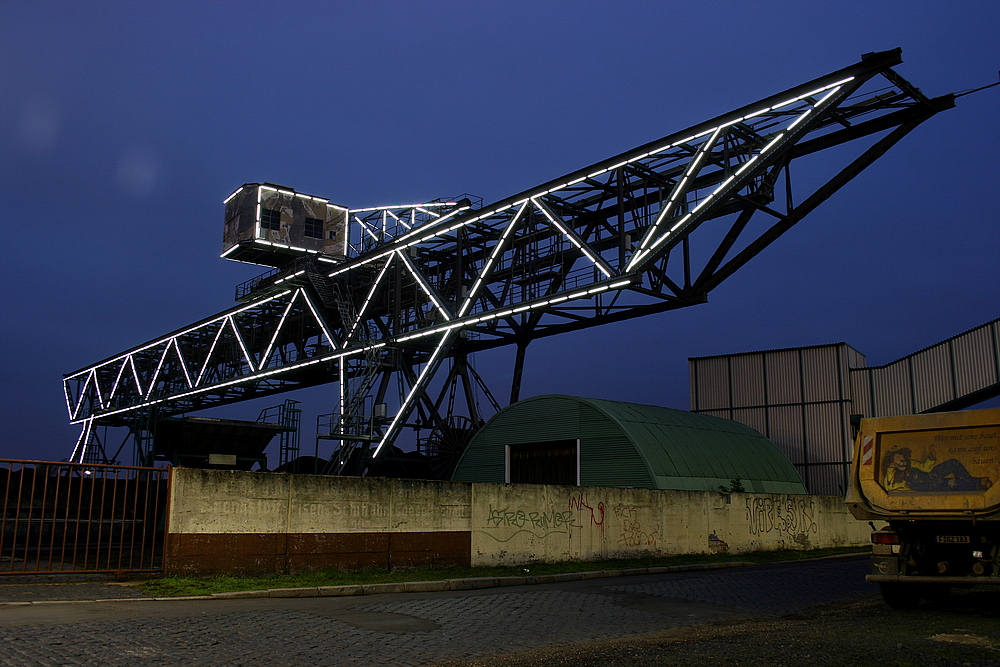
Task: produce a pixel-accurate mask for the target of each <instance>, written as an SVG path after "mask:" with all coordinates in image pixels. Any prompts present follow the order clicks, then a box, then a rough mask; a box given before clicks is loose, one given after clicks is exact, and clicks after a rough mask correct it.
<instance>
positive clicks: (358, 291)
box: [64, 50, 954, 469]
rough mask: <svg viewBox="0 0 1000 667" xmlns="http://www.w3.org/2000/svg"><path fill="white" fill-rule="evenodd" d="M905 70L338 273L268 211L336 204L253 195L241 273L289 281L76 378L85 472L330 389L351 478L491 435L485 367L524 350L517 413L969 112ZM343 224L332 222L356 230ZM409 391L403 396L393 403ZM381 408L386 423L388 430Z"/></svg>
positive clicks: (620, 166)
mask: <svg viewBox="0 0 1000 667" xmlns="http://www.w3.org/2000/svg"><path fill="white" fill-rule="evenodd" d="M900 62H901V59H900V52H899V50H895V51H888V52H882V53H875V54H869V55H867V56H865V57H863V58H862V60H861V61H860V62H859V63H857V64H854V65H852V66H850V67H847V68H844V69H841V70H839V71H836V72H833V73H831V74H828V75H826V76H823V77H820V78H818V79H815V80H813V81H810V82H808V83H805V84H802V85H800V86H797V87H795V88H792V89H790V90H787V91H785V92H783V93H780V94H777V95H773V96H771V97H768V98H766V99H763V100H761V101H759V102H756V103H754V104H750V105H747V106H744V107H742V108H739V109H736V110H735V111H731V112H729V113H726V114H723V115H721V116H718V117H716V118H713V119H711V120H708V121H705V122H703V123H701V124H699V125H696V126H694V127H691V128H688V129H686V130H683V131H681V132H677V133H675V134H672V135H669V136H667V137H665V138H663V139H660V140H657V141H654V142H650V143H648V144H646V145H644V146H640V147H638V148H635V149H633V150H631V151H628V152H626V153H622V154H620V155H618V156H615V157H613V158H609V159H607V160H605V161H603V162H600V163H598V164H596V165H592V166H590V167H587V168H585V169H581V170H579V171H576V172H573V173H572V174H568V175H567V176H564V177H561V178H558V179H555V180H552V181H550V182H548V183H545V184H543V185H539V186H538V187H535V188H532V189H530V190H527V191H525V192H521V193H519V194H516V195H514V196H512V197H508V198H507V199H503V200H501V201H499V202H496V203H494V204H490V205H488V206H480V207H478V208H477V207H476V206H474V205H473V202H472V201H471V200H469V199H467V198H466V199H460V200H458V201H444V200H442V201H437V202H431V203H428V204H422V205H416V206H390V207H379V208H374V209H363V210H362V209H358V210H346V212H345V213H343V215H344V216H345V217H346V220H347V222H346V226H347V229H348V230H349V231H348V235H347V236H348V238H346V239H344V242H343V243H342V244H341V245H340V246H339V250H338V253H339V254H338V255H336V256H329V255H327V254H324V253H323V252H320V251H317V250H314V249H310V250H305V249H296V248H293V247H287V246H281V244H275V243H272V242H268V241H266V238H265V237H266V235H265V234H264V233H263V232H262V228H263V227H267V225H268V224H269V223H267V221H266V215H267V212H266V210H265V214H264V216H265V219H262V217H261V215H262V214H261V205H260V201H261V199H260V197H261V194H260V193H261V192H267V193H271V195H273V196H279V195H281V196H287V197H292V196H297V197H300V198H304V199H312V200H315V201H316V202H319V203H322V202H325V200H320V199H319V198H315V197H312V198H310V197H307V196H305V195H299V194H298V193H294V191H291V190H287V189H283V188H279V187H278V186H274V187H271V186H269V185H263V186H257V185H256V184H254V186H253V187H255V188H257V189H256V190H255V192H257V193H258V194H257V202H258V203H257V206H256V217H255V218H254V220H253V221H254V223H255V227H254V229H255V233H254V234H253V237H252V238H250V239H248V240H242V241H240V242H239V243H236V244H235V245H233V246H232V247H230V248H229V249H228V250H227V251H226V253H225V254H224V256H229V257H234V258H242V259H245V260H246V261H253V262H257V263H263V264H270V265H272V266H275V267H276V268H275V270H274V271H272V272H271V273H270V274H265V275H264V276H261V277H260V278H258V279H255V280H254V281H251V283H249V284H247V285H245V286H241V290H240V291H239V293H238V298H239V299H240V300H241V301H242V302H243V303H241V304H240V305H238V306H236V307H234V308H232V309H230V310H227V311H225V312H223V313H220V314H218V315H215V316H213V317H211V318H209V319H206V320H203V321H201V322H198V323H196V324H193V325H191V326H188V327H185V328H183V329H180V330H178V331H175V332H173V333H171V334H168V335H167V336H164V337H162V338H159V339H157V340H154V341H151V342H149V343H146V344H144V345H142V346H139V347H136V348H134V349H131V350H128V351H126V352H123V353H122V354H119V355H116V356H114V357H112V358H110V359H106V360H104V361H102V362H100V363H98V364H95V365H93V366H89V367H87V368H84V369H82V370H79V371H77V372H75V373H71V374H69V375H67V376H66V377H65V379H64V385H65V393H66V401H67V406H68V409H69V414H70V419H71V421H72V422H73V423H81V424H83V425H84V434H83V435H82V436H81V439H80V441H79V443H78V447H77V451H76V452H75V453H74V460H79V459H80V458H81V457H82V456H83V450H84V449H85V446H86V444H87V442H88V437H89V436H88V434H89V432H90V431H91V430H92V428H93V426H94V425H95V424H101V423H103V424H112V425H126V424H129V423H131V422H132V421H134V420H135V419H136V417H137V416H140V415H145V416H148V415H149V414H151V413H152V412H153V411H155V412H156V413H157V414H158V415H161V416H162V415H170V414H179V413H185V412H190V411H195V410H200V409H204V408H208V407H213V406H217V405H221V404H226V403H233V402H236V401H242V400H247V399H251V398H257V397H260V396H266V395H271V394H276V393H279V392H284V391H289V390H292V389H297V388H300V387H306V386H312V385H317V384H322V383H327V382H338V383H339V384H340V387H341V392H340V394H341V399H340V405H339V408H338V410H337V415H336V419H334V420H333V421H332V422H331V427H330V432H329V433H328V434H327V435H328V436H329V437H331V438H332V439H335V440H340V441H341V442H343V443H344V444H343V445H342V447H341V450H340V451H341V460H342V462H343V463H344V465H345V466H346V465H347V464H346V458H345V457H346V454H348V453H350V451H351V450H352V449H355V448H356V447H358V446H362V445H356V444H349V443H363V447H365V448H367V446H368V444H369V443H370V444H371V445H372V446H373V450H372V451H371V452H370V454H371V455H375V454H378V452H379V451H380V450H381V448H382V447H383V446H385V445H387V444H389V443H392V442H393V441H394V440H395V439H396V437H397V435H398V434H399V432H400V430H401V429H402V428H404V427H405V426H410V427H414V426H415V427H416V428H420V427H421V426H422V427H423V428H425V429H430V430H431V432H434V433H437V434H438V436H442V435H443V434H448V433H449V431H448V429H449V428H451V429H452V431H455V430H461V428H460V427H459V426H457V425H456V423H455V417H456V415H458V414H459V412H461V413H462V415H463V417H464V418H465V419H466V421H467V423H468V425H469V428H474V427H475V426H476V425H478V424H481V423H482V416H481V415H480V414H479V410H478V408H477V406H476V401H475V400H474V396H473V394H475V392H476V391H479V390H480V389H483V388H484V387H483V386H482V382H481V380H480V379H479V378H478V376H477V375H476V374H475V371H474V369H472V367H471V365H469V364H468V363H466V360H467V357H468V355H469V354H471V353H474V352H476V351H480V350H485V349H489V348H494V347H498V346H503V345H516V346H517V350H518V354H517V357H516V363H515V368H514V373H513V382H512V385H511V400H512V401H513V400H516V399H517V397H518V394H519V384H520V380H519V378H520V374H521V367H522V364H523V359H524V351H525V348H526V347H527V346H528V344H529V343H530V341H532V340H534V339H537V338H541V337H544V336H551V335H555V334H559V333H563V332H568V331H573V330H578V329H582V328H585V327H592V326H596V325H599V324H604V323H608V322H615V321H621V320H626V319H629V318H634V317H639V316H643V315H649V314H653V313H659V312H663V311H667V310H672V309H676V308H683V307H685V306H690V305H693V304H697V303H703V302H704V301H705V300H706V298H707V294H708V293H709V292H710V291H711V290H712V289H713V288H715V287H716V286H717V285H718V284H720V283H721V282H722V281H723V280H725V279H726V278H728V277H729V276H730V275H732V274H733V273H734V272H735V271H736V270H738V269H739V268H740V267H741V266H743V265H744V264H746V263H747V262H748V261H749V260H750V259H751V258H752V257H754V256H756V255H757V254H758V253H759V252H761V251H762V250H763V249H764V248H765V247H767V246H768V245H769V244H770V243H771V242H773V241H774V240H775V239H777V238H778V237H779V236H780V235H782V234H783V233H784V232H785V231H787V230H788V229H790V228H791V227H792V226H793V225H795V223H797V222H798V221H799V220H801V219H802V218H803V217H804V216H806V215H807V214H808V213H810V212H811V211H812V210H813V209H815V208H816V207H817V206H818V205H819V204H821V203H822V202H823V201H825V200H826V199H827V198H829V197H830V196H831V195H832V194H833V193H834V192H836V191H837V190H839V189H840V188H841V187H843V186H844V185H845V184H846V183H847V182H848V181H849V180H851V179H852V178H853V177H854V176H856V175H857V174H858V173H860V172H861V171H862V170H863V169H865V168H866V167H867V166H868V165H870V164H871V163H872V162H874V161H875V160H876V159H877V158H878V157H880V156H881V155H882V154H883V153H885V151H887V150H888V149H889V148H890V147H891V146H893V145H894V144H895V143H896V142H898V141H899V140H900V139H901V138H902V137H903V136H905V135H906V134H907V133H909V132H910V131H911V130H912V129H913V128H915V127H916V126H917V125H919V124H920V123H921V122H923V121H924V120H926V119H928V118H930V117H931V116H933V115H934V114H936V113H937V112H939V111H941V110H943V109H946V108H950V107H951V106H953V105H954V96H952V95H945V96H942V97H938V98H934V99H928V98H927V97H925V96H924V95H923V94H922V93H920V91H919V90H917V89H916V88H915V87H914V86H912V85H911V84H909V83H908V82H907V81H905V80H904V79H902V78H901V77H900V76H899V75H898V74H896V72H895V71H893V70H892V69H891V68H892V67H893V66H895V65H897V64H899V63H900ZM865 139H867V141H864V140H865ZM844 145H850V146H857V149H856V151H855V154H854V157H853V159H849V161H847V162H846V163H845V164H841V165H839V166H835V167H834V169H833V173H832V175H831V176H829V177H828V178H825V179H823V180H822V181H821V182H819V183H812V182H810V183H806V184H802V183H799V182H796V184H795V185H796V188H795V193H796V195H797V196H798V197H801V198H799V199H793V197H792V177H791V173H792V169H791V165H792V163H793V162H797V161H799V160H801V159H805V158H808V157H810V156H813V155H816V154H818V153H821V152H823V151H825V150H826V149H829V148H832V147H838V146H844ZM830 153H832V151H830ZM842 154H843V151H837V155H838V156H841V155H842ZM831 159H832V158H831ZM838 159H841V158H839V157H838ZM796 173H798V172H796ZM250 187H251V186H245V188H250ZM272 191H273V192H272ZM238 192H239V191H238ZM275 193H277V194H275ZM234 195H235V193H234ZM271 195H269V196H271ZM288 201H291V200H288ZM251 203H252V202H251ZM251 208H252V207H251ZM327 209H328V210H329V211H333V213H330V214H329V215H328V216H327V221H329V220H331V219H333V217H335V215H341V214H340V213H338V212H337V211H339V210H340V209H337V211H334V208H333V207H332V205H329V206H328V207H327ZM248 210H249V209H248ZM317 215H319V214H317ZM331 216H333V217H331ZM315 221H316V222H317V223H318V222H320V220H319V219H318V218H317V219H315ZM271 229H273V227H271ZM445 362H447V365H448V367H449V371H448V372H447V373H446V374H444V375H441V374H439V373H438V371H439V368H440V367H441V366H442V364H444V363H445ZM436 375H441V377H438V378H437V380H436V381H435V377H436ZM392 377H395V378H397V380H398V382H397V383H395V384H397V385H398V387H399V391H398V396H393V397H391V398H390V397H389V394H390V393H391V392H390V388H392V385H393V384H394V383H393V382H392V381H391V378H392ZM435 382H436V385H435ZM459 384H461V385H462V386H463V391H462V392H458V391H457V387H458V385H459ZM432 385H434V386H437V385H439V386H440V389H435V388H432ZM456 395H458V397H459V398H462V399H464V403H465V407H464V409H460V408H456V407H455V400H456ZM487 396H489V397H490V399H491V403H492V404H493V407H494V408H496V401H494V400H493V399H492V396H490V395H489V394H488V391H487ZM372 404H388V406H389V408H388V410H387V412H386V414H385V416H384V417H383V416H381V415H376V414H375V413H374V412H373V411H372V409H371V406H372ZM437 444H439V445H440V444H441V439H440V437H439V439H438V441H437ZM366 452H367V449H366ZM366 456H367V454H366ZM363 458H364V457H363ZM366 460H370V458H369V459H366ZM345 469H346V468H345ZM358 469H360V468H358Z"/></svg>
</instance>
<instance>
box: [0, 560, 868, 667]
mask: <svg viewBox="0 0 1000 667" xmlns="http://www.w3.org/2000/svg"><path fill="white" fill-rule="evenodd" d="M868 567H869V565H868V562H867V559H866V558H843V559H832V560H825V561H807V562H799V563H794V564H784V565H763V566H759V567H739V568H731V569H713V570H702V571H687V572H674V573H669V574H646V575H637V576H632V577H608V578H600V579H578V580H575V581H562V582H556V583H548V584H541V585H534V586H530V585H520V586H507V587H499V588H489V589H478V590H446V591H439V592H414V593H408V594H405V595H400V594H384V593H383V594H379V593H372V594H369V595H360V596H339V597H302V598H272V597H260V598H254V599H209V600H190V599H189V600H171V601H169V602H165V601H156V600H144V601H140V600H131V601H130V600H119V601H117V602H101V603H94V602H85V601H80V602H75V603H64V604H53V603H51V602H48V603H47V602H45V601H42V600H35V601H32V602H31V603H27V604H25V603H24V601H22V602H21V603H20V604H18V603H13V604H11V603H8V604H3V605H0V664H7V665H37V664H57V665H64V664H101V665H122V666H125V667H135V664H136V663H137V662H141V664H143V665H178V664H184V665H187V664H199V665H223V664H234V665H302V664H309V665H428V664H434V663H436V662H440V661H442V660H470V659H478V658H484V657H489V656H500V655H506V654H509V653H511V652H513V651H522V650H526V649H533V648H541V647H546V646H564V645H568V644H574V643H577V642H584V641H594V640H603V639H612V638H621V637H635V636H639V635H643V634H648V633H652V632H660V631H662V630H665V629H668V628H680V627H690V626H694V625H703V624H706V623H715V622H720V621H732V620H738V619H747V618H764V617H773V616H780V615H787V614H795V613H801V612H802V610H804V609H807V608H809V607H810V606H813V605H817V604H824V603H828V602H831V601H836V600H849V599H854V598H857V597H859V596H865V595H870V594H872V593H874V591H875V588H874V587H873V586H872V585H871V584H867V583H865V581H864V574H865V572H867V570H868ZM20 585H23V584H19V585H13V584H12V585H8V587H7V588H8V591H7V594H8V597H9V596H10V594H12V593H15V592H17V590H16V587H17V586H20ZM44 588H45V585H38V586H37V587H36V588H35V589H34V590H35V591H36V595H37V594H41V593H42V592H43V589H44ZM57 589H62V590H63V591H64V594H65V595H67V596H69V595H71V594H72V595H75V596H77V597H81V596H86V595H95V596H96V595H104V594H106V593H109V592H110V591H112V590H114V591H116V592H117V593H118V594H129V593H130V592H134V588H131V587H128V586H121V585H120V584H115V583H112V582H106V583H101V582H97V583H93V584H90V585H89V587H88V585H87V584H78V583H72V584H70V583H67V584H63V585H54V586H52V587H51V589H50V590H57ZM105 599H114V598H105Z"/></svg>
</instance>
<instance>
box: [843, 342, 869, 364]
mask: <svg viewBox="0 0 1000 667" xmlns="http://www.w3.org/2000/svg"><path fill="white" fill-rule="evenodd" d="M844 347H845V348H847V365H848V366H849V367H850V368H864V367H865V366H867V365H868V359H867V358H866V357H865V355H863V354H861V353H860V352H858V351H857V350H855V349H854V348H853V347H851V346H850V345H845V346H844Z"/></svg>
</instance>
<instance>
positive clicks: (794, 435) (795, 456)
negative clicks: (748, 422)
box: [767, 405, 803, 463]
mask: <svg viewBox="0 0 1000 667" xmlns="http://www.w3.org/2000/svg"><path fill="white" fill-rule="evenodd" d="M767 413H768V422H769V423H770V426H771V432H770V435H768V437H769V438H770V440H771V442H773V443H774V444H776V445H777V446H778V449H780V450H781V453H782V454H784V455H785V456H787V457H788V460H789V461H791V462H792V463H802V459H803V454H802V433H803V428H802V408H801V407H800V406H797V405H792V406H786V407H771V408H768V411H767Z"/></svg>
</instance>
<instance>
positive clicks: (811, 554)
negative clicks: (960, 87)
mask: <svg viewBox="0 0 1000 667" xmlns="http://www.w3.org/2000/svg"><path fill="white" fill-rule="evenodd" d="M863 551H864V549H863V548H862V547H842V548H834V549H811V550H808V551H796V550H791V549H784V550H781V551H755V552H751V553H745V554H684V555H679V556H668V557H664V558H629V559H621V560H599V561H566V562H561V563H526V564H524V565H518V566H504V567H436V568H422V567H421V568H406V569H397V570H349V571H342V570H332V569H331V570H324V571H322V572H311V573H308V574H275V575H270V576H260V577H232V576H215V577H207V578H204V579H196V578H191V577H162V578H159V579H151V580H149V581H147V582H145V583H143V584H142V585H141V590H142V591H143V592H144V593H145V594H147V595H153V596H157V597H166V596H179V595H210V594H212V593H226V592H230V591H256V590H262V589H268V588H311V587H314V586H345V585H357V584H380V583H398V582H403V581H438V580H441V579H463V578H466V577H522V576H525V575H532V576H534V575H540V574H562V573H564V572H587V571H591V570H627V569H631V568H642V567H664V566H669V565H690V564H702V563H726V562H733V561H747V562H752V563H774V562H778V561H785V560H802V559H806V558H820V557H822V556H833V555H838V554H849V553H861V552H863Z"/></svg>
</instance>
